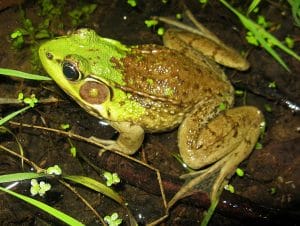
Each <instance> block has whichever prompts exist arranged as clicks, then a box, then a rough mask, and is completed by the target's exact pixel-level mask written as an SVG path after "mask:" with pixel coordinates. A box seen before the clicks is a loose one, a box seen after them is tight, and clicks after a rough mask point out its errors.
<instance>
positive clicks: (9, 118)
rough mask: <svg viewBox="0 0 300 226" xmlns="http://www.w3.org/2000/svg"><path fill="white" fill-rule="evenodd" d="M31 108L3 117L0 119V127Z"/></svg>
mask: <svg viewBox="0 0 300 226" xmlns="http://www.w3.org/2000/svg"><path fill="white" fill-rule="evenodd" d="M29 108H31V107H30V106H27V107H24V108H22V109H20V110H18V111H15V112H12V113H10V114H9V115H7V116H5V117H4V118H1V119H0V126H2V125H3V124H4V123H6V122H7V121H9V120H11V119H12V118H14V117H16V116H17V115H18V114H20V113H22V112H24V111H26V110H27V109H29Z"/></svg>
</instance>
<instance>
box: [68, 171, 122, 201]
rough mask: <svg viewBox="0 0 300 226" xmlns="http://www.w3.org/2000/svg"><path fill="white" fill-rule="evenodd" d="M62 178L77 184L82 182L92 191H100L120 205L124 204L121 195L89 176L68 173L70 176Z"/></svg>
mask: <svg viewBox="0 0 300 226" xmlns="http://www.w3.org/2000/svg"><path fill="white" fill-rule="evenodd" d="M63 178H64V179H67V180H71V181H73V182H76V183H78V184H82V185H83V186H86V187H88V188H90V189H92V190H94V191H97V192H100V193H102V194H103V195H106V196H108V197H110V198H111V199H113V200H115V201H116V202H118V203H120V204H122V205H123V204H124V202H123V199H122V197H121V196H120V195H119V194H118V193H116V192H115V191H114V190H112V189H111V188H109V187H107V186H106V185H105V184H102V183H100V182H99V181H97V180H94V179H92V178H90V177H85V176H77V175H74V176H73V175H70V176H64V177H63Z"/></svg>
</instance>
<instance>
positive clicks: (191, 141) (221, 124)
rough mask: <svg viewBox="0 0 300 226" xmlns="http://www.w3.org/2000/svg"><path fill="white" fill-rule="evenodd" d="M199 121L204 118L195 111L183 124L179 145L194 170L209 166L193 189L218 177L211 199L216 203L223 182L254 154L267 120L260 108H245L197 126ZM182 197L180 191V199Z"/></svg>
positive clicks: (192, 183)
mask: <svg viewBox="0 0 300 226" xmlns="http://www.w3.org/2000/svg"><path fill="white" fill-rule="evenodd" d="M202 117H203V116H202ZM199 120H202V121H203V119H202V118H201V116H200V118H199V119H198V116H197V111H196V112H195V113H193V114H192V115H190V116H189V117H187V118H186V119H185V120H184V121H183V123H182V124H181V126H180V128H179V134H178V145H179V149H180V154H181V156H182V158H183V161H184V162H185V163H186V164H187V165H188V166H190V167H191V168H194V169H199V168H204V167H205V166H207V165H209V167H208V168H206V169H205V171H203V173H202V174H201V175H200V176H199V177H196V178H194V179H192V180H191V181H190V182H189V184H190V188H191V187H194V186H196V185H197V184H199V183H201V182H202V181H203V180H205V179H207V178H210V177H212V176H216V177H215V178H214V182H213V186H212V189H211V193H210V197H211V200H216V198H217V194H218V192H219V191H220V189H221V188H222V185H223V184H224V181H225V180H226V179H229V178H230V177H231V176H232V175H233V173H234V172H235V170H236V168H237V166H238V165H239V164H240V162H242V161H243V160H244V159H245V158H247V157H248V156H249V154H250V153H251V152H252V149H253V147H254V145H255V144H256V142H257V139H258V137H259V135H260V125H261V123H262V122H263V120H264V118H263V115H262V113H261V112H260V111H259V110H258V109H257V108H255V107H250V106H243V107H238V108H233V109H230V110H227V111H225V112H223V113H221V114H220V115H219V116H218V117H216V118H215V119H213V120H212V121H210V122H208V123H207V124H203V123H200V124H197V121H199ZM181 193H185V191H181ZM182 195H183V194H180V192H179V193H178V194H177V197H178V198H179V196H182Z"/></svg>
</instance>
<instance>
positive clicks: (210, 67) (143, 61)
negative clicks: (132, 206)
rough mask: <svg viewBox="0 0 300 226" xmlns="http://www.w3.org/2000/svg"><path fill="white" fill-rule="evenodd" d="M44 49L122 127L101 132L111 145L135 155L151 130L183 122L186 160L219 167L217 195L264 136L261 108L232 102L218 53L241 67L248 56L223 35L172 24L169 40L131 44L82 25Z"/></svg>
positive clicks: (94, 110) (72, 84) (73, 90)
mask: <svg viewBox="0 0 300 226" xmlns="http://www.w3.org/2000/svg"><path fill="white" fill-rule="evenodd" d="M39 56H40V59H41V62H42V64H43V66H44V68H45V70H46V71H47V73H48V74H49V75H50V76H51V77H52V79H53V80H54V81H55V82H56V83H57V84H58V85H59V86H60V87H61V88H62V89H63V90H64V91H65V92H66V93H67V94H68V95H69V96H71V97H72V98H73V99H74V100H75V101H76V102H77V103H78V104H79V105H80V106H81V107H82V108H84V109H85V110H86V111H87V112H88V113H90V114H92V115H94V116H96V117H98V118H101V119H102V120H105V121H107V122H108V123H109V124H110V125H111V126H112V127H114V128H115V129H116V130H117V131H118V132H119V136H118V138H117V139H116V140H101V143H102V144H103V145H105V149H108V150H116V151H120V152H123V153H126V154H128V155H131V154H134V153H135V152H136V151H137V150H138V149H139V148H140V146H141V144H142V142H143V139H144V134H145V133H157V132H163V131H168V130H171V129H173V128H176V127H179V129H178V147H179V150H180V155H181V157H182V159H183V161H184V162H185V163H186V164H187V165H188V166H189V167H191V168H193V169H203V168H204V167H206V166H209V167H208V168H207V169H206V170H205V174H204V175H203V177H209V176H211V175H212V174H214V172H218V176H217V177H216V179H215V182H214V185H213V187H212V191H211V197H212V198H215V197H216V195H217V192H218V191H219V189H220V188H221V186H222V185H223V182H224V180H226V179H227V178H229V177H230V176H231V175H232V174H233V173H234V171H235V169H236V167H237V166H238V164H239V163H240V162H241V161H243V160H244V159H245V158H246V157H247V156H248V155H249V154H250V153H251V151H252V149H253V147H254V145H255V143H256V142H257V139H258V137H259V134H260V124H261V122H262V121H263V115H262V113H261V112H260V111H259V110H258V109H257V108H255V107H252V106H242V107H236V108H231V107H232V105H233V102H234V89H233V87H232V85H231V84H230V82H229V81H228V79H227V77H226V76H225V74H224V72H223V70H222V69H221V67H220V66H219V65H218V64H217V63H216V62H215V61H217V62H218V63H221V64H224V65H226V66H229V67H233V68H237V69H239V70H246V69H247V68H248V67H249V63H248V62H247V61H246V60H245V59H244V58H243V57H241V56H240V54H239V53H237V52H236V51H235V50H233V49H232V48H230V47H227V46H226V45H225V44H223V43H222V42H221V41H219V40H218V39H215V38H212V39H208V38H206V40H205V38H203V37H201V36H199V35H198V34H195V33H190V32H185V31H182V30H178V29H170V30H168V31H166V33H165V35H164V46H160V45H155V44H145V45H135V46H128V45H124V44H122V43H121V42H119V41H116V40H113V39H108V38H104V37H101V36H99V35H97V34H96V33H95V31H93V30H90V29H79V30H77V31H75V32H73V33H72V34H69V35H66V36H61V37H57V38H55V39H53V40H50V41H47V42H45V43H44V44H42V45H41V46H40V49H39Z"/></svg>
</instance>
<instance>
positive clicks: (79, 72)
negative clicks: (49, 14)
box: [39, 29, 128, 118]
mask: <svg viewBox="0 0 300 226" xmlns="http://www.w3.org/2000/svg"><path fill="white" fill-rule="evenodd" d="M127 52H128V49H127V47H126V46H124V45H122V44H121V43H120V42H118V41H115V40H111V39H106V38H102V37H100V36H98V35H97V34H96V33H95V32H94V31H92V30H89V29H80V30H78V31H76V32H75V33H73V34H71V35H68V36H62V37H58V38H56V39H53V40H50V41H47V42H45V43H44V44H42V45H41V46H40V49H39V56H40V60H41V62H42V65H43V66H44V68H45V70H46V71H47V72H48V74H49V75H50V76H51V77H52V79H53V80H54V81H55V82H56V83H57V84H58V85H59V86H60V87H61V88H62V89H63V90H64V91H65V92H66V93H67V94H69V95H70V96H71V97H72V98H73V99H75V100H76V101H77V102H78V103H79V104H80V105H81V106H82V107H83V108H84V109H85V110H87V111H88V112H89V113H91V114H93V115H95V116H98V117H99V116H103V117H104V118H106V117H105V116H106V113H105V112H106V111H105V109H104V108H105V104H106V103H107V102H109V101H110V98H111V96H112V95H111V87H112V86H113V84H116V83H118V84H122V83H123V80H122V73H121V71H120V70H121V69H119V67H120V65H119V66H116V65H115V63H114V62H116V59H120V58H122V57H124V56H125V55H126V53H127Z"/></svg>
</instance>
